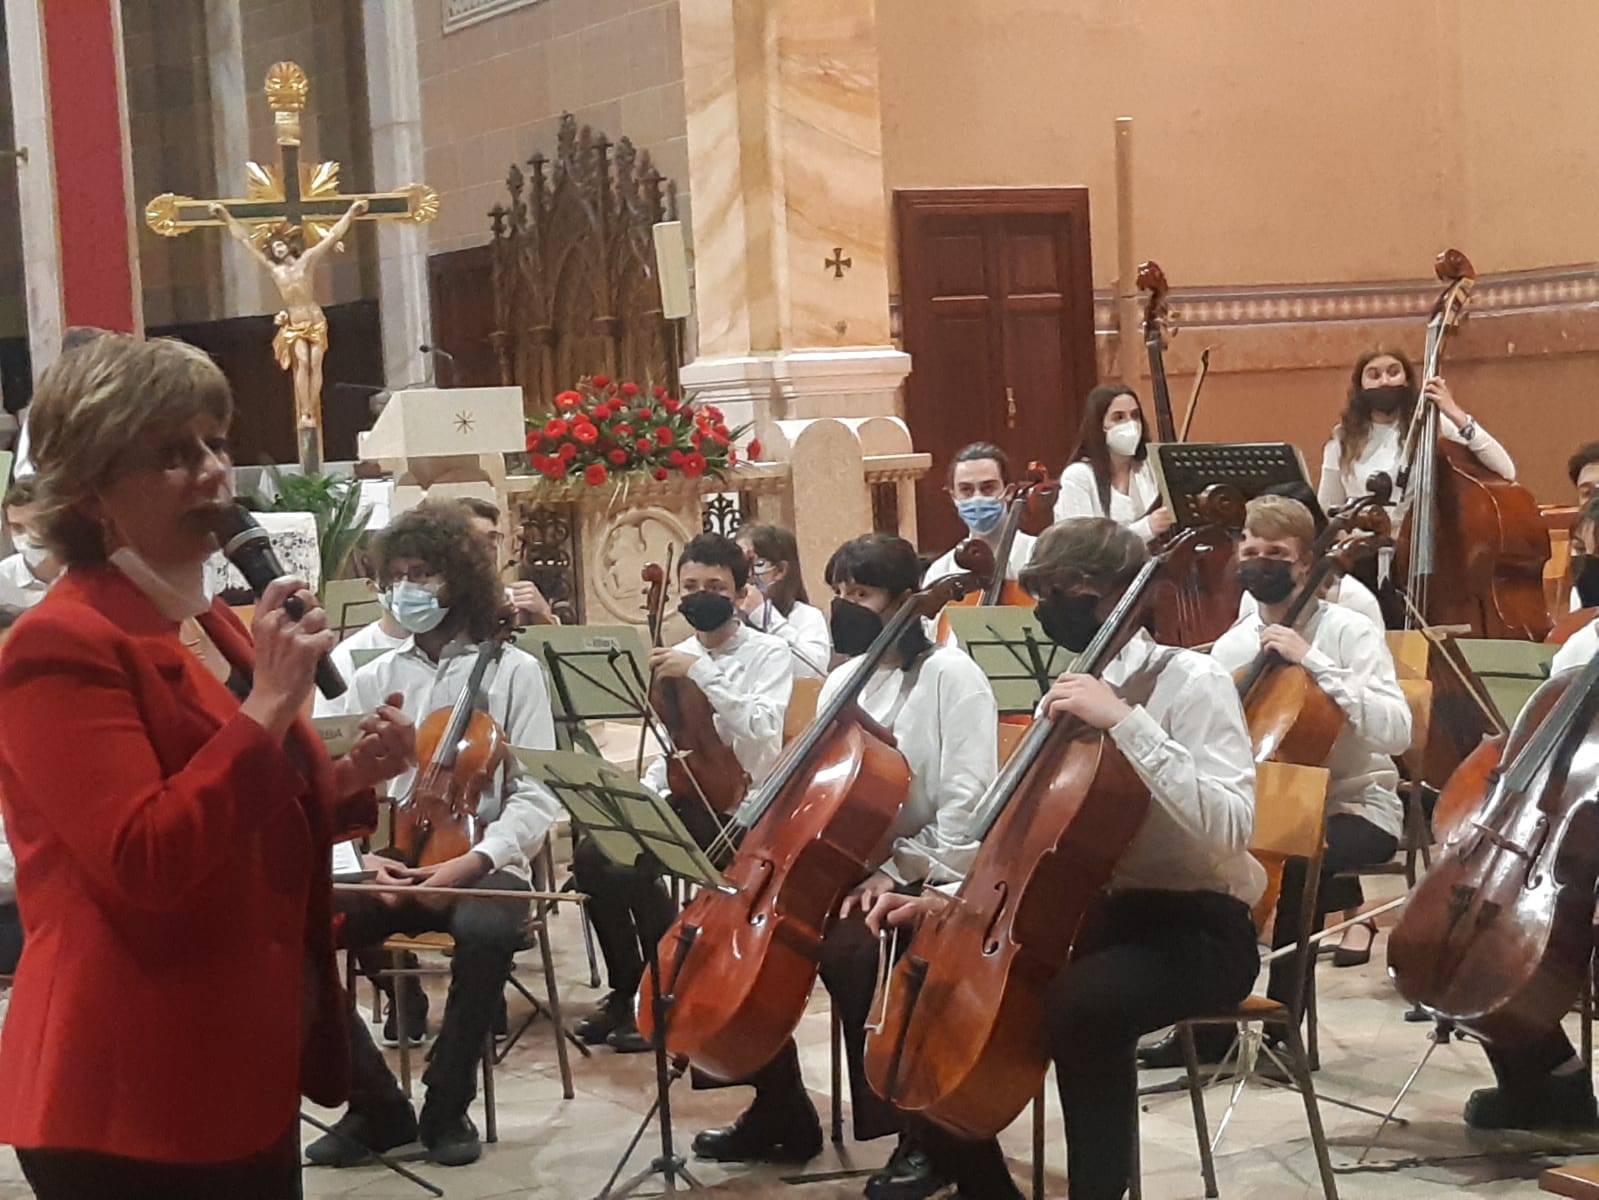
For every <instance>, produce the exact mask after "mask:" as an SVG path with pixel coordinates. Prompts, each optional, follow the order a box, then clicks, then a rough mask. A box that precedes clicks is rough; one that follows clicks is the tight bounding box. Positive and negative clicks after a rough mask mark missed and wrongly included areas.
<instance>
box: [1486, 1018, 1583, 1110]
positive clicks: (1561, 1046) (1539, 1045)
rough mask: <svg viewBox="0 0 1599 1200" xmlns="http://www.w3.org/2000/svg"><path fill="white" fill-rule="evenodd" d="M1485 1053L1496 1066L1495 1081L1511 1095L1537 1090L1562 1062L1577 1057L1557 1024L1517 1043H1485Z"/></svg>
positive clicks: (1490, 1063)
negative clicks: (1546, 1030) (1545, 1031)
mask: <svg viewBox="0 0 1599 1200" xmlns="http://www.w3.org/2000/svg"><path fill="white" fill-rule="evenodd" d="M1482 1049H1483V1053H1485V1054H1487V1056H1488V1063H1489V1065H1490V1066H1492V1067H1493V1069H1494V1081H1495V1082H1496V1083H1498V1085H1499V1087H1500V1088H1501V1089H1502V1090H1503V1091H1505V1092H1506V1093H1509V1094H1511V1095H1526V1094H1528V1093H1529V1092H1533V1091H1535V1090H1536V1089H1537V1088H1538V1087H1539V1085H1541V1084H1542V1083H1544V1082H1545V1081H1547V1080H1548V1078H1549V1073H1550V1072H1551V1071H1553V1070H1554V1069H1555V1068H1556V1067H1558V1066H1559V1065H1560V1064H1561V1063H1564V1062H1569V1061H1570V1060H1571V1059H1572V1058H1574V1057H1575V1056H1576V1053H1577V1052H1576V1050H1574V1049H1573V1048H1572V1045H1571V1039H1569V1038H1568V1037H1566V1034H1565V1031H1564V1030H1563V1029H1561V1028H1560V1026H1558V1025H1556V1026H1555V1027H1554V1028H1553V1029H1551V1030H1549V1032H1548V1033H1546V1034H1544V1035H1543V1036H1542V1037H1538V1038H1535V1039H1533V1040H1532V1041H1529V1042H1522V1043H1517V1044H1508V1043H1498V1044H1495V1043H1492V1042H1484V1043H1483V1044H1482Z"/></svg>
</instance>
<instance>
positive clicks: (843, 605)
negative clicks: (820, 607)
mask: <svg viewBox="0 0 1599 1200" xmlns="http://www.w3.org/2000/svg"><path fill="white" fill-rule="evenodd" d="M827 624H828V628H829V629H830V630H831V631H832V634H833V649H834V650H836V651H837V652H838V653H840V654H842V655H844V657H846V658H854V657H855V656H856V655H858V654H865V653H866V651H867V650H868V649H869V648H870V647H871V644H872V643H873V642H875V641H876V640H877V635H878V634H880V633H882V632H883V616H882V614H881V613H875V612H873V611H872V610H871V609H869V608H867V607H866V606H865V605H864V604H856V603H855V602H854V601H853V600H846V599H844V597H842V596H835V597H833V610H832V613H831V615H830V616H829V618H828V622H827Z"/></svg>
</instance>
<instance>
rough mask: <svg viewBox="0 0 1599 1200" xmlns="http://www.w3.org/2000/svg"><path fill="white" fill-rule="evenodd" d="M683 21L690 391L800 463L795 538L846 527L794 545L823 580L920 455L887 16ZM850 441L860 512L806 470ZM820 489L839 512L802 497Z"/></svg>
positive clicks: (833, 1) (863, 8)
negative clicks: (907, 423)
mask: <svg viewBox="0 0 1599 1200" xmlns="http://www.w3.org/2000/svg"><path fill="white" fill-rule="evenodd" d="M681 12H682V27H683V68H684V91H685V103H686V107H687V116H688V151H689V174H690V181H689V193H690V195H691V196H692V197H693V203H694V225H693V236H694V279H695V295H696V308H695V320H696V322H697V330H698V342H697V344H698V347H699V355H700V357H699V358H697V359H696V360H695V361H694V362H691V363H689V364H687V365H686V366H685V368H684V370H683V383H684V387H685V389H686V390H688V391H689V392H691V393H693V394H695V395H698V396H701V397H703V398H705V399H708V400H711V401H712V402H714V403H716V404H718V405H719V406H720V407H722V408H723V410H724V411H726V412H727V413H728V415H729V420H730V423H731V422H732V421H733V420H741V421H742V420H749V421H753V422H754V424H755V426H756V429H757V431H758V432H759V433H760V434H761V436H762V440H763V442H764V443H765V444H766V445H767V447H768V448H769V454H775V455H776V456H777V457H780V458H785V459H788V460H789V461H790V463H791V464H792V466H793V468H794V469H793V480H794V487H795V489H796V491H795V496H794V503H793V512H794V514H795V518H796V520H801V521H803V520H804V519H805V517H806V514H807V513H811V512H820V511H832V512H836V513H837V514H838V520H837V522H836V523H835V524H834V526H833V527H831V528H822V527H817V528H815V529H814V531H813V530H811V529H807V528H801V529H800V530H799V531H798V532H799V533H800V539H801V552H802V557H803V558H804V559H805V561H806V564H807V568H808V570H807V574H808V575H815V574H817V571H818V570H819V567H820V561H818V560H819V559H822V560H825V555H826V553H827V552H829V551H830V550H831V549H832V546H833V545H836V544H837V541H839V540H842V538H843V537H848V536H851V535H852V534H853V533H860V532H864V531H865V529H866V528H869V527H870V519H871V504H870V497H869V493H868V489H867V482H866V481H867V479H869V478H871V477H872V474H873V470H874V467H873V462H874V460H884V459H887V458H893V459H895V460H896V461H898V465H899V469H901V470H903V469H904V468H905V462H904V461H902V460H904V458H905V456H906V455H909V454H910V453H911V445H910V438H909V435H908V433H906V432H905V428H904V425H903V423H902V422H901V421H900V420H899V418H898V415H897V413H898V393H899V388H900V385H901V384H902V383H903V381H904V378H905V376H906V375H907V374H908V373H909V371H910V358H909V356H908V355H906V354H904V353H903V352H902V351H900V350H897V349H896V348H895V347H894V346H893V345H892V344H891V338H890V333H889V313H888V245H889V215H888V203H887V199H886V197H885V195H884V183H883V163H882V157H883V152H882V124H881V111H880V103H879V83H878V53H877V4H876V0H682V6H681ZM871 418H877V420H872V421H870V426H871V433H870V436H869V437H865V438H863V437H862V429H863V428H865V426H863V424H862V422H864V421H867V420H868V419H871ZM815 422H829V423H836V424H837V425H838V426H839V428H838V429H829V430H827V431H825V432H824V431H822V430H819V429H817V430H812V429H810V428H809V426H810V425H811V424H813V423H815ZM896 430H897V434H896V432H895V431H896ZM841 437H847V438H849V439H851V440H853V442H854V443H855V445H856V448H857V454H856V455H855V456H854V457H855V460H856V461H857V462H858V463H859V466H858V467H856V468H854V470H855V472H856V474H858V475H861V476H862V477H861V478H860V479H859V480H858V486H856V487H855V488H854V490H856V491H859V493H860V495H859V496H855V495H851V496H849V497H848V499H847V502H843V501H841V500H840V498H839V492H838V490H837V489H839V488H840V486H841V485H842V484H843V483H844V482H845V481H843V480H840V479H838V478H836V475H837V472H836V471H832V470H828V471H821V472H818V471H814V470H813V469H812V464H809V463H806V462H804V461H802V459H804V457H805V454H804V451H803V447H804V446H805V445H807V444H812V445H815V446H817V447H818V448H819V449H822V450H824V452H825V453H827V454H829V455H834V454H837V452H838V443H839V439H840V438H841ZM817 465H819V464H817ZM862 473H864V474H862ZM824 479H825V481H826V486H827V487H828V488H829V489H831V490H832V496H833V501H832V502H831V503H827V502H826V497H825V496H820V495H819V496H816V497H807V496H805V495H802V494H801V493H802V492H803V491H804V489H806V488H807V487H808V486H809V484H808V483H807V480H812V481H819V480H824ZM901 511H902V512H904V511H905V507H904V506H903V505H902V506H901ZM912 519H913V518H912ZM912 536H914V535H912Z"/></svg>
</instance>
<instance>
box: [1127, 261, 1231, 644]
mask: <svg viewBox="0 0 1599 1200" xmlns="http://www.w3.org/2000/svg"><path fill="white" fill-rule="evenodd" d="M1137 282H1138V289H1139V290H1140V291H1144V292H1148V293H1149V297H1148V299H1147V300H1145V302H1144V349H1145V350H1146V351H1147V352H1148V354H1149V381H1150V391H1151V396H1152V398H1153V401H1154V405H1155V429H1156V433H1157V438H1156V440H1157V441H1162V442H1175V441H1177V440H1178V437H1177V422H1176V418H1175V417H1174V416H1173V414H1172V405H1171V389H1170V388H1169V387H1168V386H1167V383H1166V356H1165V350H1166V338H1167V331H1168V330H1169V329H1170V328H1171V327H1172V319H1171V311H1170V306H1169V303H1168V301H1167V299H1166V296H1167V292H1168V291H1169V290H1170V287H1169V285H1168V284H1167V282H1166V273H1165V272H1164V271H1162V270H1161V269H1160V265H1159V264H1158V263H1154V262H1146V263H1143V264H1141V265H1140V266H1139V268H1138V281H1137ZM1207 362H1208V360H1207ZM1203 378H1204V377H1203V375H1201V376H1200V378H1199V380H1197V381H1196V387H1195V390H1194V398H1193V400H1192V401H1191V402H1190V404H1189V411H1188V419H1187V420H1186V421H1185V422H1184V426H1183V428H1184V434H1185V436H1186V432H1187V428H1188V425H1189V424H1190V423H1191V422H1192V419H1193V411H1194V409H1193V406H1194V404H1195V403H1197V401H1198V397H1199V391H1198V386H1197V384H1199V383H1202V382H1203ZM1159 505H1160V501H1159V500H1157V501H1156V502H1155V505H1154V506H1152V508H1151V511H1153V509H1154V508H1155V507H1159ZM1172 536H1173V534H1172V531H1170V530H1168V531H1167V533H1166V534H1163V535H1162V536H1161V537H1160V538H1157V539H1156V540H1155V542H1154V544H1152V545H1151V547H1150V549H1151V551H1155V550H1158V549H1159V547H1160V546H1161V545H1163V544H1164V543H1165V542H1166V541H1167V540H1168V539H1169V538H1171V537H1172ZM1233 541H1234V539H1233V538H1232V537H1230V536H1221V537H1214V538H1206V539H1202V540H1199V541H1195V542H1193V543H1192V544H1191V545H1190V547H1189V549H1188V550H1186V551H1185V552H1184V553H1183V554H1182V555H1181V556H1179V558H1180V561H1181V562H1182V564H1183V566H1182V568H1181V569H1180V570H1177V569H1175V568H1174V569H1173V570H1171V571H1168V572H1164V573H1163V575H1162V579H1161V586H1160V590H1159V593H1158V595H1157V596H1156V598H1155V603H1154V618H1155V633H1156V636H1157V637H1158V639H1159V640H1160V641H1162V642H1165V643H1167V644H1168V645H1174V646H1202V645H1206V644H1208V643H1210V642H1214V641H1215V640H1216V639H1217V638H1219V637H1220V636H1221V635H1222V634H1224V633H1226V632H1227V631H1228V630H1229V629H1231V628H1232V626H1233V622H1234V621H1236V620H1237V619H1238V601H1239V600H1240V598H1241V597H1242V595H1243V593H1242V589H1241V588H1240V587H1239V584H1238V580H1237V577H1236V576H1235V575H1234V573H1233Z"/></svg>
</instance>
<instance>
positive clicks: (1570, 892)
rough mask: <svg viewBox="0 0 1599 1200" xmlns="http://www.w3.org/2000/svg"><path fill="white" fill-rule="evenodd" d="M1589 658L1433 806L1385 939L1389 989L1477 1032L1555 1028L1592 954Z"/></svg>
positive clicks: (1593, 788) (1594, 860)
mask: <svg viewBox="0 0 1599 1200" xmlns="http://www.w3.org/2000/svg"><path fill="white" fill-rule="evenodd" d="M1596 715H1599V655H1596V656H1595V657H1594V658H1593V659H1592V660H1590V661H1589V662H1588V664H1587V665H1586V666H1584V667H1582V668H1581V669H1580V670H1576V671H1565V672H1562V673H1560V674H1559V675H1556V676H1555V677H1554V678H1552V679H1549V680H1547V681H1545V682H1544V683H1543V684H1542V685H1541V686H1540V687H1539V688H1538V690H1537V691H1536V692H1534V693H1533V696H1532V699H1531V700H1529V701H1528V702H1527V706H1526V708H1525V709H1523V710H1522V712H1521V715H1520V716H1519V717H1517V718H1516V722H1515V725H1514V727H1513V728H1512V729H1511V731H1510V734H1509V736H1508V737H1507V738H1506V739H1505V741H1504V743H1503V745H1502V747H1501V746H1499V745H1495V744H1493V743H1488V744H1485V745H1483V746H1482V747H1480V748H1479V749H1478V750H1477V751H1476V753H1474V754H1473V755H1472V756H1470V757H1469V758H1468V759H1467V760H1466V761H1465V762H1464V763H1463V764H1462V765H1461V767H1460V769H1459V770H1458V771H1456V772H1455V774H1454V776H1453V777H1452V778H1451V779H1450V781H1449V784H1448V786H1447V787H1446V788H1445V790H1444V795H1443V797H1442V798H1441V799H1440V801H1439V804H1440V807H1447V808H1451V809H1454V810H1456V811H1457V812H1459V813H1461V815H1460V816H1459V817H1458V818H1457V819H1456V821H1455V824H1454V828H1453V830H1452V832H1451V833H1450V834H1449V836H1448V837H1447V838H1446V840H1445V842H1444V845H1443V848H1442V850H1441V851H1440V852H1439V855H1438V857H1437V858H1436V859H1435V860H1434V862H1433V865H1432V869H1431V870H1429V871H1428V872H1427V873H1426V875H1424V876H1423V877H1422V879H1421V880H1420V882H1418V883H1417V884H1416V887H1415V889H1414V890H1413V891H1412V892H1411V894H1410V899H1409V900H1408V901H1407V902H1406V905H1405V909H1404V912H1403V914H1402V915H1401V917H1400V919H1399V923H1398V924H1397V925H1396V926H1395V927H1394V930H1393V933H1392V934H1391V935H1390V938H1389V943H1388V972H1389V974H1390V975H1391V976H1392V977H1393V980H1394V984H1395V986H1396V987H1397V988H1398V989H1399V993H1400V995H1402V996H1404V998H1405V999H1406V1000H1409V1001H1410V1002H1411V1003H1413V1004H1418V1005H1420V1006H1421V1007H1422V1008H1423V1009H1425V1010H1426V1011H1428V1012H1429V1013H1431V1014H1433V1015H1434V1016H1435V1017H1438V1018H1440V1019H1443V1020H1448V1021H1452V1022H1454V1023H1455V1024H1456V1025H1458V1026H1460V1027H1461V1028H1463V1029H1467V1030H1470V1031H1471V1032H1473V1033H1476V1034H1478V1035H1480V1036H1481V1037H1484V1038H1486V1039H1488V1040H1489V1041H1504V1042H1514V1041H1518V1040H1529V1039H1531V1038H1533V1037H1536V1036H1538V1035H1540V1034H1543V1033H1545V1032H1547V1031H1548V1030H1549V1029H1551V1028H1553V1027H1555V1026H1557V1025H1558V1024H1559V1022H1560V1019H1561V1018H1562V1017H1563V1016H1565V1014H1566V1013H1567V1012H1568V1011H1569V1010H1570V1008H1571V1006H1572V1004H1573V1003H1574V1002H1575V1000H1576V998H1577V996H1578V994H1579V993H1580V992H1581V990H1582V985H1583V980H1584V977H1585V975H1586V974H1587V970H1588V961H1589V958H1590V957H1591V955H1592V953H1593V929H1592V923H1593V905H1594V887H1595V884H1596V882H1599V728H1596V727H1595V717H1596Z"/></svg>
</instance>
